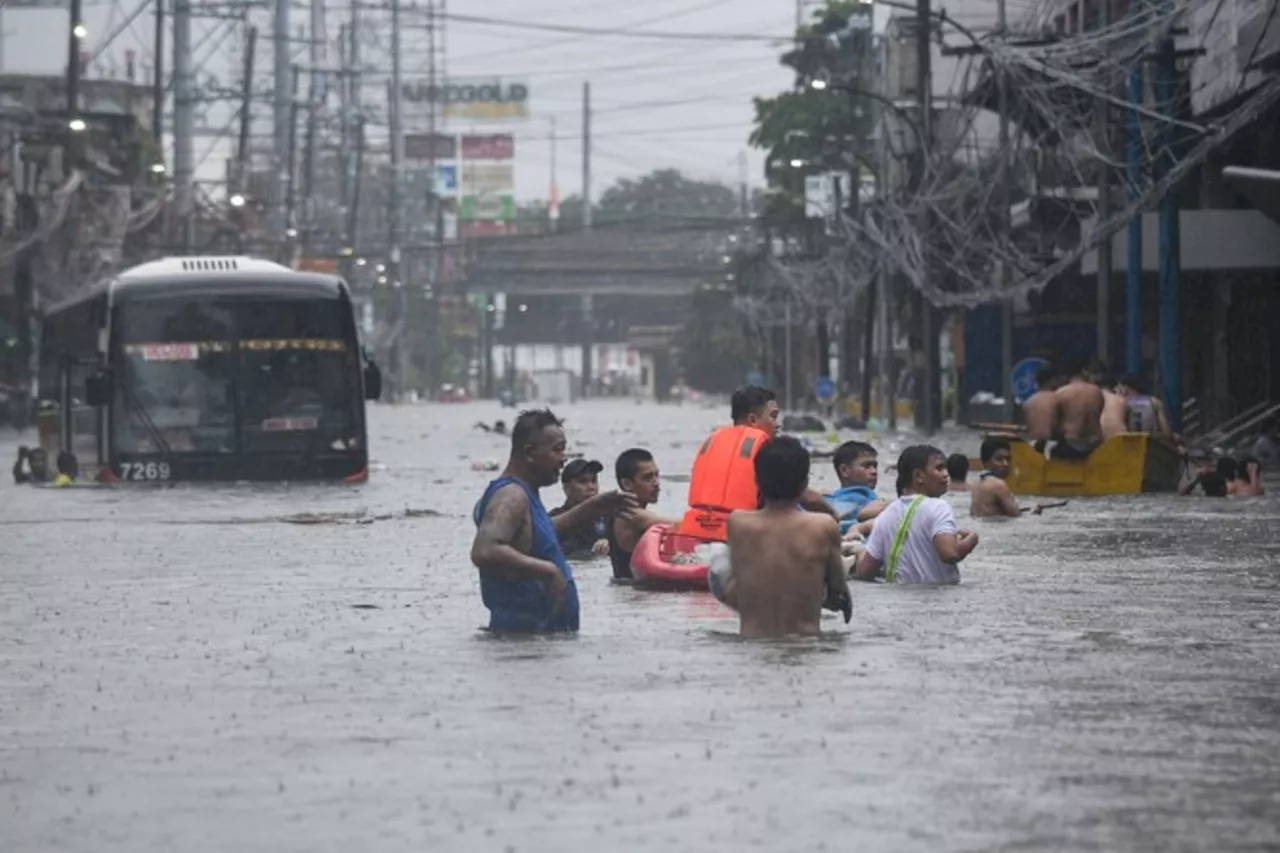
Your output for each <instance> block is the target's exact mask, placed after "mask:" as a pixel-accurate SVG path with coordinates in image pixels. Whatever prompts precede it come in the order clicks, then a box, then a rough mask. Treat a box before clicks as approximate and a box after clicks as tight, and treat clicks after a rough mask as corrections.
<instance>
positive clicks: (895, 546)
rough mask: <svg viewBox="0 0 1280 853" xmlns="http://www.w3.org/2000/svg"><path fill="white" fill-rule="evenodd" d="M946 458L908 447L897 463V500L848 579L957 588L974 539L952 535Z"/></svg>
mask: <svg viewBox="0 0 1280 853" xmlns="http://www.w3.org/2000/svg"><path fill="white" fill-rule="evenodd" d="M948 481H949V478H948V476H947V457H946V455H945V454H944V453H943V452H942V451H941V450H939V449H938V448H936V447H930V446H927V445H916V446H915V447H908V448H907V449H906V450H904V451H903V452H902V456H900V457H899V458H898V500H896V501H895V502H894V503H892V504H890V505H889V507H888V508H886V509H885V510H884V512H882V513H880V515H879V517H877V518H876V521H875V526H874V527H873V528H872V529H871V537H870V539H868V540H867V548H866V550H865V551H863V553H862V555H861V556H860V557H859V558H858V563H857V565H856V566H855V568H854V573H853V576H854V578H855V579H857V580H863V581H870V580H874V579H875V578H876V576H877V575H879V574H880V573H881V571H882V570H883V572H884V577H885V580H887V581H889V582H890V583H894V582H898V583H959V582H960V569H959V563H960V561H961V560H963V559H964V558H965V557H967V556H969V555H970V554H971V553H973V549H974V548H976V547H978V534H976V533H970V532H968V531H965V530H957V529H956V518H955V515H954V514H953V513H952V511H951V505H950V504H948V503H947V502H946V501H945V500H941V498H942V496H943V495H945V494H946V493H947V485H948Z"/></svg>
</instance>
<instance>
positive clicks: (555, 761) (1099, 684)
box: [0, 402, 1280, 853]
mask: <svg viewBox="0 0 1280 853" xmlns="http://www.w3.org/2000/svg"><path fill="white" fill-rule="evenodd" d="M562 414H564V415H566V416H567V417H568V419H569V422H568V426H569V431H570V437H571V441H572V442H573V444H574V449H576V450H581V451H583V452H584V453H586V454H587V455H588V456H593V457H598V458H600V459H602V460H603V461H604V462H605V463H606V479H607V478H608V468H609V467H610V464H611V461H612V459H613V457H614V456H615V455H616V454H617V453H618V452H619V451H621V450H623V449H625V448H626V447H628V446H631V445H633V444H635V445H644V446H648V447H650V448H651V449H653V451H654V452H655V453H656V454H657V456H658V460H659V463H660V465H661V466H662V468H663V469H664V470H666V471H669V472H672V473H675V474H687V472H688V466H689V463H690V460H691V458H692V455H693V452H694V449H695V448H696V445H697V441H698V439H699V438H700V437H701V436H703V435H705V433H706V431H707V430H708V429H709V428H710V427H712V426H713V425H715V424H717V423H718V422H720V420H721V418H722V414H723V413H722V412H721V411H719V410H718V409H715V410H705V409H700V408H691V407H688V408H678V407H639V406H636V405H634V404H632V403H630V402H625V403H618V402H600V403H590V404H581V405H576V406H570V407H565V408H564V410H563V412H562ZM499 417H505V418H506V419H507V420H510V419H511V413H510V411H509V410H508V411H506V412H502V411H500V410H498V409H497V407H496V406H491V405H486V404H475V405H468V406H419V407H411V408H401V409H397V408H389V407H381V408H376V409H374V411H373V414H372V419H373V439H374V445H373V446H374V455H375V457H376V459H377V461H378V463H379V465H378V470H376V471H375V472H374V475H373V478H372V480H371V481H370V482H369V483H368V484H367V485H364V486H359V487H347V486H339V487H334V486H297V485H295V486H288V487H283V486H272V487H261V486H258V487H251V486H223V487H214V488H194V487H181V486H179V487H175V488H168V489H146V488H142V489H121V490H94V489H77V490H44V489H18V488H16V487H13V486H12V485H11V484H10V483H8V482H7V481H6V482H5V483H4V484H3V485H0V555H2V558H0V850H3V851H5V853H19V851H46V850H74V851H113V850H120V851H172V850H183V851H206V850H207V851H225V850H242V851H272V853H279V851H318V850H350V849H359V850H362V851H383V850H386V851H399V850H406V849H418V850H430V851H442V850H448V851H453V850H457V851H490V850H493V851H507V850H514V851H530V853H532V852H533V851H555V853H561V851H566V850H601V851H604V850H608V851H615V850H627V851H661V853H669V851H672V850H706V851H740V850H743V849H760V850H770V851H781V850H797V851H799V850H804V851H812V850H824V849H825V850H833V851H834V850H890V851H915V850H920V851H940V850H941V851H952V850H954V851H970V850H972V851H979V850H983V851H989V850H1045V851H1076V850H1098V851H1116V850H1150V851H1171V850H1265V849H1277V848H1278V847H1280V785H1278V784H1277V780H1280V612H1277V603H1278V602H1280V589H1278V587H1280V580H1278V579H1280V568H1278V567H1280V528H1278V525H1277V518H1280V514H1278V513H1277V509H1278V508H1280V506H1278V503H1277V501H1276V499H1274V498H1272V497H1268V498H1264V499H1260V500H1252V501H1238V502H1237V501H1230V502H1228V501H1207V500H1191V499H1178V498H1176V497H1173V496H1150V497H1143V498H1138V499H1123V500H1120V499H1109V500H1093V501H1084V500H1081V501H1072V502H1071V504H1070V505H1069V506H1068V507H1066V508H1063V509H1058V510H1053V511H1051V512H1049V513H1046V514H1045V515H1044V516H1043V517H1040V518H1025V519H1022V520H1020V521H1017V522H1014V523H1005V524H1000V523H994V522H986V523H983V522H973V523H972V526H973V527H974V529H976V530H978V531H979V532H980V534H981V536H982V544H981V546H980V547H979V550H978V552H977V553H976V554H975V555H974V556H973V557H971V558H970V559H969V560H968V561H967V562H966V563H965V564H964V567H963V576H964V582H963V584H962V585H961V586H959V587H956V588H949V589H907V588H897V587H885V586H864V585H859V586H857V587H856V588H855V589H854V592H855V607H854V620H853V622H852V623H851V624H850V625H849V626H845V625H844V624H843V623H842V622H841V621H840V620H839V618H838V617H834V618H829V619H827V620H826V621H825V622H824V625H825V627H826V628H828V629H829V630H828V632H827V634H826V635H825V636H824V637H822V638H820V639H817V640H810V641H787V642H776V643H745V642H741V641H739V640H738V639H737V638H736V637H735V636H734V632H735V629H736V622H735V620H734V619H733V618H732V616H731V615H730V614H729V613H728V612H727V611H726V610H724V609H723V608H722V607H721V606H720V605H718V604H717V603H716V602H714V601H713V600H711V599H710V598H709V597H708V596H706V595H705V594H679V595H676V594H661V593H645V592H641V591H637V590H633V589H628V588H621V587H615V586H611V585H610V584H609V583H608V577H609V574H610V572H609V568H608V565H607V561H606V562H597V563H589V564H584V565H582V566H580V567H579V569H578V577H579V586H580V588H581V594H582V598H583V631H582V633H581V635H580V636H578V637H576V638H574V639H531V640H497V639H493V638H489V637H487V636H485V635H484V634H483V633H482V632H480V631H479V630H478V629H479V627H480V626H481V625H482V624H483V623H484V621H485V613H484V610H483V608H482V607H481V605H480V602H479V596H478V593H477V585H476V580H475V576H474V570H473V569H471V567H470V565H469V563H468V560H467V551H468V548H469V546H470V541H471V535H472V531H473V528H472V525H471V522H470V518H469V515H470V510H471V507H472V505H473V503H474V501H475V500H476V498H477V497H478V496H479V494H480V492H481V490H482V488H483V485H484V483H485V482H486V481H487V480H488V479H489V478H491V477H492V476H493V475H492V474H489V473H482V472H476V471H473V470H472V464H473V463H474V462H483V461H485V460H489V459H492V460H500V459H502V458H503V457H504V456H505V450H506V447H505V439H502V438H500V437H497V436H490V435H485V434H483V433H480V432H478V431H473V430H471V429H470V427H471V424H473V423H474V422H475V421H476V420H478V419H481V418H486V419H488V420H490V421H492V420H493V419H495V418H499ZM16 443H17V442H16V440H12V439H8V438H5V439H3V440H0V451H3V452H4V454H5V458H6V459H8V458H11V455H12V448H13V447H14V446H16ZM879 443H880V444H881V445H882V447H885V448H888V446H889V445H890V444H893V445H894V446H896V447H899V448H900V447H901V446H902V445H903V444H904V443H905V439H904V438H901V437H899V438H897V439H895V440H894V441H893V442H890V441H889V440H887V439H885V438H883V437H881V438H880V439H879ZM938 443H939V444H941V445H942V446H943V447H944V449H946V450H948V451H951V450H964V451H968V452H972V451H974V450H976V442H975V441H974V440H973V439H972V437H971V436H970V435H966V434H963V433H957V434H953V435H950V436H944V437H943V438H942V439H941V440H939V442H938ZM885 455H896V453H893V452H891V451H890V452H886V453H885ZM6 464H7V463H6ZM815 472H816V476H817V477H818V480H819V483H820V484H822V485H831V484H832V482H833V477H832V475H831V472H830V469H829V463H826V462H820V463H817V464H816V467H815ZM889 485H890V484H889V483H888V482H887V478H886V483H885V484H884V486H885V487H886V488H887V487H888V486H889ZM686 489H687V485H686V484H685V483H669V484H668V485H667V488H666V490H665V493H664V496H663V500H662V504H661V508H664V509H667V510H669V511H670V512H672V513H675V512H676V511H678V509H679V507H680V506H681V505H682V499H683V497H684V494H685V490H686ZM1273 491H1274V489H1273ZM544 499H545V500H546V502H547V503H548V505H555V504H556V503H559V501H560V493H559V489H558V488H554V489H549V490H547V491H546V492H545V493H544ZM957 506H958V507H960V509H959V511H958V515H959V516H960V518H961V521H962V523H963V524H966V525H969V524H970V522H968V521H967V519H966V518H965V516H966V515H967V509H966V508H964V505H963V499H957ZM317 519H324V520H328V521H330V522H332V523H304V522H314V521H315V520H317ZM289 521H293V522H294V523H288V522H289Z"/></svg>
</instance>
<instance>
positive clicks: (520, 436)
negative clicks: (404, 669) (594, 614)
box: [471, 409, 634, 632]
mask: <svg viewBox="0 0 1280 853" xmlns="http://www.w3.org/2000/svg"><path fill="white" fill-rule="evenodd" d="M566 447H567V445H566V442H565V436H564V426H563V424H562V423H561V422H560V419H559V418H557V417H556V416H555V415H554V414H552V413H551V412H550V411H548V410H546V409H542V410H538V411H529V412H522V413H521V414H520V417H518V418H517V419H516V422H515V425H514V426H513V427H512V429H511V458H510V459H508V460H507V467H506V469H505V470H504V471H503V472H502V475H501V476H500V477H498V479H496V480H494V481H493V482H491V483H490V484H489V486H488V488H486V489H485V492H484V495H483V496H481V498H480V501H479V502H478V503H477V504H476V507H475V512H474V513H473V515H472V517H473V519H474V521H475V523H476V538H475V541H474V542H473V543H472V545H471V562H472V563H474V564H475V567H476V568H477V569H479V570H480V597H481V599H482V600H483V601H484V606H485V607H487V608H489V630H491V631H504V632H535V631H553V632H567V631H577V630H578V588H577V586H576V584H575V583H574V580H573V569H571V568H570V567H569V562H568V560H566V559H565V556H564V552H563V551H561V549H560V538H559V534H558V532H557V531H566V530H571V529H572V528H573V527H575V526H576V525H578V524H580V523H582V522H584V521H587V520H589V519H592V518H597V517H599V516H603V515H610V514H613V513H618V512H625V511H627V510H628V509H629V508H631V507H632V506H633V505H634V500H633V499H631V498H630V497H629V496H628V495H625V494H623V493H620V492H606V493H604V494H599V495H596V496H595V497H592V498H589V499H588V500H585V501H583V502H582V503H580V504H578V505H577V506H575V507H573V508H572V509H570V510H568V511H566V512H564V513H561V514H560V515H557V516H556V517H555V518H554V519H552V518H551V516H550V515H548V514H547V510H546V507H544V506H543V505H542V499H541V498H539V497H538V489H540V488H542V487H543V486H550V485H553V484H555V482H556V480H557V479H558V478H559V476H560V469H562V468H563V467H564V464H565V459H566V456H567V454H566Z"/></svg>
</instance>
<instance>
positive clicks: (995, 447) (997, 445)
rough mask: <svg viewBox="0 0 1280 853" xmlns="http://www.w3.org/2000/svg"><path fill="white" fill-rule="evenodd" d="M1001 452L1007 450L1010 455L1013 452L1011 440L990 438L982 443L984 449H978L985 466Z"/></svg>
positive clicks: (979, 456)
mask: <svg viewBox="0 0 1280 853" xmlns="http://www.w3.org/2000/svg"><path fill="white" fill-rule="evenodd" d="M1001 450H1007V451H1009V452H1010V453H1012V452H1013V447H1012V446H1010V444H1009V439H1007V438H988V439H987V440H986V441H984V442H982V447H981V448H979V449H978V458H979V459H981V460H982V462H983V464H986V463H987V462H990V461H991V460H992V459H993V458H994V457H995V455H996V454H997V453H999V452H1000V451H1001Z"/></svg>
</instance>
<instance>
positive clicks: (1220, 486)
mask: <svg viewBox="0 0 1280 853" xmlns="http://www.w3.org/2000/svg"><path fill="white" fill-rule="evenodd" d="M1200 488H1202V489H1204V493H1205V494H1206V495H1208V496H1209V497H1211V498H1225V497H1226V496H1227V480H1226V478H1225V477H1223V476H1222V475H1221V474H1219V473H1218V472H1217V471H1211V472H1210V473H1208V474H1205V475H1204V476H1203V477H1201V478H1200Z"/></svg>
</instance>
